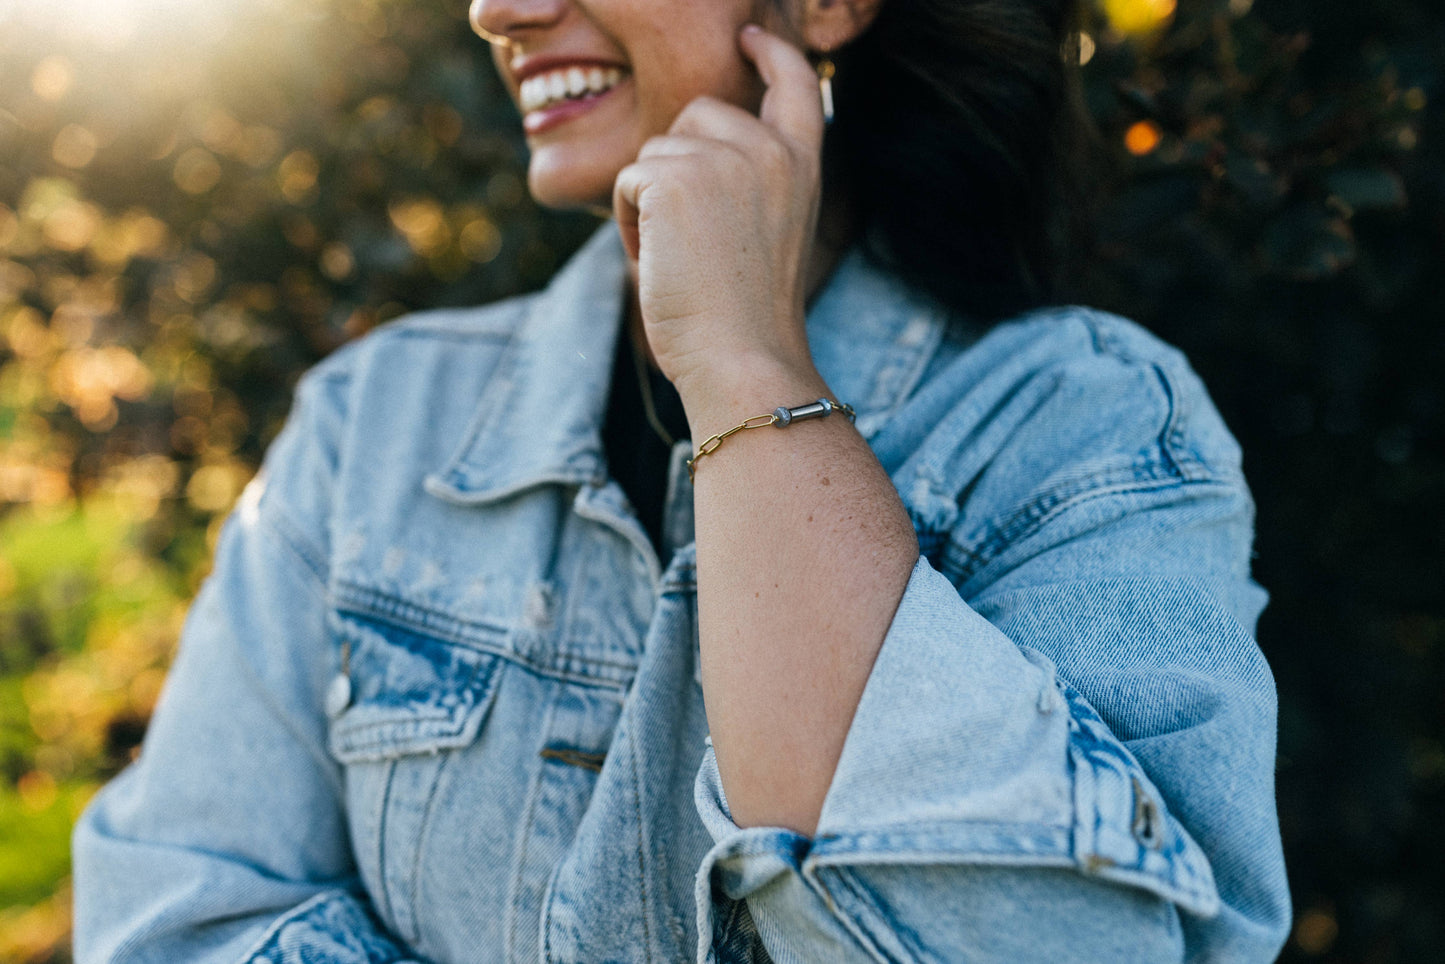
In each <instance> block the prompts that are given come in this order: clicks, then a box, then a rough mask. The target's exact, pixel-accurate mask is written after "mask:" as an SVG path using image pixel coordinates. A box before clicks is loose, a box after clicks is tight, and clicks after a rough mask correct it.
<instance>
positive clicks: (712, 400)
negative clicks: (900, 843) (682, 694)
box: [679, 365, 918, 834]
mask: <svg viewBox="0 0 1445 964" xmlns="http://www.w3.org/2000/svg"><path fill="white" fill-rule="evenodd" d="M679 388H680V390H681V391H682V393H683V401H684V404H685V406H686V408H687V412H688V419H689V421H690V423H691V426H692V430H693V438H694V440H700V439H703V438H706V437H708V436H710V435H712V434H713V433H715V432H719V431H722V430H723V429H726V428H730V427H731V426H733V425H736V424H737V423H738V422H740V421H741V420H742V419H743V418H745V417H747V416H750V415H754V414H760V413H763V412H768V411H771V410H772V409H774V408H776V407H777V406H778V405H779V404H785V405H789V406H793V405H800V404H803V403H805V402H807V401H811V400H812V399H816V398H819V397H821V396H828V397H832V395H831V393H830V391H829V390H828V387H827V385H826V384H825V383H824V382H823V380H822V378H821V377H820V376H819V375H818V374H817V373H816V371H814V370H813V369H812V368H811V366H808V367H804V368H787V367H783V366H771V365H768V366H757V365H755V366H751V367H750V368H749V369H748V370H747V371H746V372H745V373H742V374H738V375H733V376H718V377H716V378H711V379H709V380H708V381H707V383H706V384H702V385H699V384H697V383H696V382H693V383H690V384H688V385H686V386H679ZM839 401H848V400H847V399H839ZM693 498H694V509H695V517H696V527H697V573H698V574H697V582H698V614H699V623H700V629H699V633H700V637H701V650H702V679H703V691H704V696H705V699H706V705H707V715H708V724H709V727H710V730H711V734H712V740H713V747H714V750H715V752H716V754H717V759H718V767H719V772H720V775H721V777H722V781H723V787H724V790H725V792H726V794H727V798H728V805H729V809H730V810H731V811H732V816H733V819H734V820H735V821H736V822H737V823H738V824H739V825H741V826H752V825H771V826H783V827H788V828H790V829H793V830H796V831H799V832H802V833H806V834H811V833H812V832H813V830H814V828H815V827H816V825H817V820H818V815H819V812H820V810H821V809H822V805H823V799H824V797H825V795H826V794H827V791H828V786H829V784H830V783H831V781H832V777H833V772H834V769H835V767H836V765H837V762H838V757H839V755H840V753H841V752H842V748H843V741H844V738H845V737H846V736H847V733H848V727H849V724H850V723H851V721H852V719H853V713H854V710H855V708H856V707H857V705H858V699H859V697H860V696H861V695H862V692H863V687H864V684H865V683H866V682H867V679H868V675H869V671H870V670H871V668H872V666H873V661H874V658H875V656H876V655H877V653H878V649H879V647H880V646H881V644H882V641H883V637H884V635H885V634H886V632H887V629H888V626H889V623H890V622H891V620H892V617H893V613H894V611H895V609H896V608H897V605H898V601H899V599H900V598H901V597H902V595H903V590H904V587H905V586H906V585H907V582H908V577H909V574H910V572H911V571H912V569H913V565H914V563H915V562H916V561H917V558H918V542H917V538H916V536H915V534H914V532H913V528H912V526H911V525H910V523H909V520H908V516H907V514H906V512H905V511H904V509H903V506H902V503H901V502H900V501H899V499H898V495H897V493H896V492H895V491H894V489H893V485H892V483H891V482H890V480H889V478H888V476H887V474H886V473H885V472H884V471H883V468H882V466H880V465H879V464H878V461H877V459H876V458H875V457H874V456H873V453H872V451H871V450H870V449H869V448H868V446H867V444H866V443H865V442H864V441H863V439H862V437H861V436H860V435H859V434H858V432H857V431H856V430H855V429H854V427H853V426H852V425H851V424H850V423H849V422H848V421H847V419H845V418H842V417H839V416H837V415H833V416H830V417H828V418H823V419H816V420H811V421H807V422H801V423H798V424H795V425H792V426H789V427H788V428H786V429H782V430H778V429H773V428H767V429H760V430H756V431H750V432H746V433H743V434H741V435H738V436H734V437H733V438H731V439H729V440H728V442H727V443H726V444H725V445H724V446H723V447H722V448H721V449H720V450H719V451H718V452H717V454H715V455H711V456H708V457H706V458H704V459H703V460H702V461H701V462H699V463H698V465H697V478H696V483H695V486H694V493H693Z"/></svg>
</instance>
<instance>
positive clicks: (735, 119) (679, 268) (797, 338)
mask: <svg viewBox="0 0 1445 964" xmlns="http://www.w3.org/2000/svg"><path fill="white" fill-rule="evenodd" d="M739 44H740V47H741V49H742V51H743V53H744V54H746V55H747V56H748V58H749V59H751V60H752V61H753V63H754V64H755V65H756V67H757V70H758V73H759V75H760V76H761V77H762V80H763V83H764V84H765V85H766V88H767V89H766V92H765V94H764V96H763V100H762V107H761V110H760V112H759V116H758V117H754V116H752V115H751V114H749V113H748V112H747V111H745V110H743V109H741V108H739V107H735V106H733V105H731V104H727V103H723V102H722V101H718V100H715V99H712V98H708V97H700V98H698V99H697V100H694V101H692V102H691V103H690V104H688V106H687V107H685V108H684V109H683V110H682V112H681V113H680V114H679V115H678V117H677V119H676V121H674V122H673V124H672V127H671V128H670V129H669V131H668V133H667V134H666V135H663V136H659V137H654V138H652V139H650V140H649V141H648V142H647V143H646V144H645V145H644V146H643V148H642V150H641V152H640V153H639V154H638V156H637V161H636V162H635V163H633V164H631V165H629V166H628V167H626V168H624V169H623V170H622V172H621V173H620V174H619V175H618V177H617V182H616V186H615V188H614V190H613V208H614V211H615V213H616V216H617V224H618V227H619V229H620V230H621V233H622V240H623V244H624V245H625V247H626V249H627V254H628V257H629V258H631V259H632V260H633V261H634V262H635V270H636V276H637V281H638V298H639V301H640V303H641V308H642V319H643V322H644V326H645V330H646V333H647V339H648V343H649V345H650V347H651V348H652V353H653V356H654V357H655V358H656V359H657V364H658V366H659V367H660V368H661V369H662V372H663V374H665V375H666V376H667V377H668V378H669V379H670V380H671V381H672V382H673V383H674V384H675V385H676V386H677V387H678V390H679V392H680V393H682V395H683V398H684V400H686V398H687V397H688V395H689V394H690V392H689V389H690V388H699V389H701V388H702V386H703V385H706V384H709V383H712V382H714V381H715V380H716V379H728V378H730V377H736V376H740V375H742V374H743V373H745V372H748V371H750V370H755V369H756V368H757V367H758V366H760V365H761V366H772V367H773V368H783V369H790V370H793V371H810V370H811V365H812V360H811V357H810V355H809V353H808V344H807V336H806V334H805V332H804V322H803V307H804V299H805V296H806V291H805V286H806V278H807V268H808V263H809V258H810V255H811V251H812V243H813V233H814V229H815V225H816V223H817V217H818V197H819V190H820V184H819V169H820V161H819V157H820V153H821V148H822V141H823V117H822V109H821V107H820V104H819V100H818V90H817V79H816V76H815V74H814V71H813V68H812V67H811V66H810V65H809V63H808V61H807V59H806V58H805V57H804V56H803V54H802V53H801V52H800V51H799V50H798V49H797V48H796V47H794V46H793V45H792V44H790V43H788V42H787V41H785V40H783V39H782V38H781V37H778V36H776V35H774V34H770V33H768V32H766V31H764V30H763V29H761V28H759V27H756V26H753V25H749V26H747V27H744V28H743V31H742V34H741V37H740V41H739Z"/></svg>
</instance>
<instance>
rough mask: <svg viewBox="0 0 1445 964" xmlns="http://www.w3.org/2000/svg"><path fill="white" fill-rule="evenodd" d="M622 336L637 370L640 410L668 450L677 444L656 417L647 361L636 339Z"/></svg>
mask: <svg viewBox="0 0 1445 964" xmlns="http://www.w3.org/2000/svg"><path fill="white" fill-rule="evenodd" d="M622 336H623V337H624V338H626V339H627V340H628V341H629V342H631V343H632V363H633V367H634V368H635V369H637V387H638V388H640V389H641V390H642V409H643V411H644V412H645V413H646V414H647V424H649V425H651V426H652V430H653V431H654V432H656V433H657V437H658V438H660V439H662V441H663V442H664V443H665V444H666V445H667V447H668V448H672V446H674V445H676V444H677V440H676V439H674V438H673V437H672V433H671V432H669V431H668V430H667V427H666V426H664V425H663V424H662V419H661V418H659V417H658V415H657V406H656V405H655V404H654V403H653V401H652V379H651V378H648V377H647V360H646V359H644V358H643V357H642V348H641V347H640V346H639V345H638V344H637V339H636V338H633V337H632V333H631V332H628V331H624V332H623V333H622Z"/></svg>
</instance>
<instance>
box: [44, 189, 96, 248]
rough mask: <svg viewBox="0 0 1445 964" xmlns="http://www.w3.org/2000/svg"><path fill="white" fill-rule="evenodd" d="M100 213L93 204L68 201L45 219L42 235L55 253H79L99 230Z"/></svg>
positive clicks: (73, 200) (74, 200)
mask: <svg viewBox="0 0 1445 964" xmlns="http://www.w3.org/2000/svg"><path fill="white" fill-rule="evenodd" d="M100 223H101V213H100V209H99V208H97V207H96V206H95V205H94V204H89V203H87V202H85V201H80V200H76V199H74V198H72V199H69V200H67V201H65V202H63V203H62V204H60V205H58V206H57V207H56V208H55V209H54V210H52V211H51V212H50V213H49V214H48V215H46V217H45V221H44V227H43V228H42V233H43V234H44V235H45V242H46V244H48V245H50V247H51V248H53V249H55V250H56V251H79V250H81V249H82V248H84V247H85V246H86V245H88V244H90V240H91V238H94V237H95V233H96V231H98V230H100Z"/></svg>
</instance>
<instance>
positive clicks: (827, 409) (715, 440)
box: [687, 398, 858, 482]
mask: <svg viewBox="0 0 1445 964" xmlns="http://www.w3.org/2000/svg"><path fill="white" fill-rule="evenodd" d="M834 412H842V413H843V414H844V415H846V416H848V421H850V422H852V421H854V420H856V419H857V418H858V413H857V412H855V411H854V410H853V406H852V405H845V404H844V403H842V402H835V401H832V400H831V399H827V398H820V399H818V400H817V401H816V402H809V403H808V404H806V405H799V406H798V407H797V408H788V407H787V406H784V405H779V406H778V407H777V408H775V409H773V410H772V411H771V412H769V413H768V414H767V415H754V416H753V417H752V418H747V419H743V421H742V422H741V423H739V424H737V425H734V426H733V427H732V428H730V429H728V430H727V431H726V432H719V433H717V434H716V435H714V436H712V437H711V438H709V439H708V440H707V441H705V442H703V443H702V444H701V445H699V446H698V447H697V452H696V454H694V455H693V457H692V458H690V459H688V460H687V480H688V481H689V482H696V481H697V478H696V476H697V460H698V459H700V458H702V457H703V456H704V455H711V454H713V453H714V452H716V451H717V450H718V449H719V448H720V447H721V446H722V444H723V440H724V439H727V438H730V437H732V436H734V435H736V434H738V433H739V432H742V431H745V430H748V429H754V428H767V427H768V426H769V425H776V426H777V427H778V428H787V427H788V426H789V425H791V424H793V423H794V422H801V421H804V420H806V419H810V418H826V417H827V416H829V415H831V414H833V413H834Z"/></svg>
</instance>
